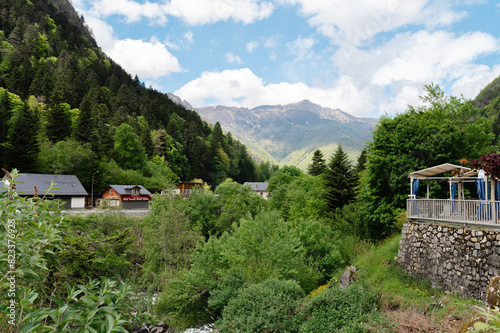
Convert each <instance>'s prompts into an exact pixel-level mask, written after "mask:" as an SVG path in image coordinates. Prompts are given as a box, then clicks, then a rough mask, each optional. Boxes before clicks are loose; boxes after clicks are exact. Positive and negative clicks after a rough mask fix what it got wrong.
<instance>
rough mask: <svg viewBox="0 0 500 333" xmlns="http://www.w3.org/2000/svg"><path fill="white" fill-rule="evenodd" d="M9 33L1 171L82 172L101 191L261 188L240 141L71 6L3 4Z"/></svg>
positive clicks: (0, 70) (2, 33)
mask: <svg viewBox="0 0 500 333" xmlns="http://www.w3.org/2000/svg"><path fill="white" fill-rule="evenodd" d="M0 29H1V30H0V51H1V57H0V119H1V120H0V124H1V127H2V128H1V129H0V167H3V168H5V169H8V170H9V169H14V168H17V169H18V170H20V171H21V172H30V173H60V174H75V175H77V176H78V178H79V179H80V181H81V182H82V184H84V186H86V188H87V189H89V188H90V186H91V184H96V188H95V190H96V191H99V190H101V189H103V188H104V187H105V186H106V185H108V184H141V185H144V186H145V187H146V188H148V189H149V190H151V191H155V190H158V189H159V188H161V187H163V186H166V184H167V183H168V182H172V181H176V180H192V179H195V178H197V179H203V180H204V181H206V182H208V183H209V184H211V185H217V184H218V183H220V182H222V181H223V180H224V179H226V177H231V178H233V179H234V180H235V181H238V182H245V181H259V180H260V178H259V177H261V174H262V172H261V171H262V170H260V169H259V166H258V165H257V164H256V163H255V162H254V161H253V160H252V158H251V156H250V155H249V154H248V152H247V149H246V147H245V146H244V145H242V144H241V143H240V142H239V141H238V140H236V139H234V138H233V137H226V136H225V135H224V134H223V130H222V129H221V128H220V126H219V127H214V128H211V127H210V126H209V125H208V124H207V123H206V122H205V121H203V120H202V119H201V117H200V115H199V114H198V113H197V112H195V111H194V110H193V108H192V107H191V106H190V105H189V104H188V103H186V102H184V101H181V100H176V99H175V98H174V96H172V95H170V96H169V95H168V94H165V93H161V92H159V91H156V90H154V89H148V88H146V87H145V85H144V83H142V82H141V81H140V80H139V78H138V77H137V76H135V77H132V76H131V75H130V74H129V73H127V72H126V71H125V70H124V69H123V68H122V67H121V66H119V65H118V64H117V63H116V62H114V61H113V59H111V58H110V57H108V56H107V55H106V54H105V53H104V52H102V50H101V49H100V48H99V46H98V45H97V43H96V41H95V39H94V38H93V37H92V33H91V32H90V29H89V28H87V26H86V25H85V22H84V18H83V17H81V16H79V15H78V13H77V12H76V11H75V9H74V8H73V6H72V5H71V2H70V1H69V0H30V1H27V0H0ZM96 171H99V173H96ZM265 173H266V172H264V174H265ZM93 175H96V177H95V182H93V180H94V177H93ZM264 177H267V176H264Z"/></svg>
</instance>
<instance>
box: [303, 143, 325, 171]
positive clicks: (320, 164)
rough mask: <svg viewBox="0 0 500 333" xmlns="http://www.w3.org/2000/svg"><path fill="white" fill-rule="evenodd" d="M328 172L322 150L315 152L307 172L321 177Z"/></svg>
mask: <svg viewBox="0 0 500 333" xmlns="http://www.w3.org/2000/svg"><path fill="white" fill-rule="evenodd" d="M325 171H326V160H325V158H324V157H323V153H322V152H321V150H319V149H316V150H315V151H314V154H313V157H312V162H311V164H309V166H308V167H307V172H308V173H309V174H310V175H313V176H319V175H322V174H324V173H325Z"/></svg>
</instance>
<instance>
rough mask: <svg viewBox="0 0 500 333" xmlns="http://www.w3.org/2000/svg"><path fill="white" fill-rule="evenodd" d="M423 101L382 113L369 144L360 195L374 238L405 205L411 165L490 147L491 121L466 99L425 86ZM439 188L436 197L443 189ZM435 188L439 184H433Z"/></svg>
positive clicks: (472, 154)
mask: <svg viewBox="0 0 500 333" xmlns="http://www.w3.org/2000/svg"><path fill="white" fill-rule="evenodd" d="M422 100H423V102H424V103H426V105H425V106H421V107H409V109H408V110H407V111H406V112H404V113H401V114H398V115H396V116H395V117H394V118H389V117H383V118H381V119H380V123H379V125H378V127H377V128H376V129H375V131H374V132H373V142H372V143H370V145H369V153H368V157H367V163H366V173H365V177H364V179H363V183H362V186H361V190H360V199H361V201H362V202H364V203H366V219H367V220H368V221H369V222H368V227H369V229H370V234H371V235H372V237H374V238H380V237H384V236H387V235H388V234H389V233H390V232H391V229H392V228H393V224H394V220H395V217H396V216H397V214H398V213H399V212H400V211H402V210H404V209H405V201H406V199H407V197H408V194H409V182H408V178H407V177H408V175H409V173H410V172H412V171H416V170H421V169H425V168H428V167H431V166H434V165H439V164H443V163H454V164H459V161H460V159H462V158H466V159H467V160H472V159H474V158H478V157H479V156H480V155H482V154H484V153H486V152H491V151H494V149H495V148H494V147H493V146H492V145H491V142H492V140H493V134H492V129H491V128H492V127H491V126H492V122H491V121H490V120H488V119H486V118H482V117H480V112H479V110H478V109H476V108H474V107H473V106H472V103H471V102H470V101H466V100H463V99H458V98H455V97H446V96H445V95H444V93H443V92H442V91H441V90H440V89H439V87H435V86H427V95H425V96H424V97H423V98H422ZM446 190H447V189H443V190H442V192H440V193H441V195H442V197H444V195H445V193H446V192H445V191H446ZM437 191H439V189H437Z"/></svg>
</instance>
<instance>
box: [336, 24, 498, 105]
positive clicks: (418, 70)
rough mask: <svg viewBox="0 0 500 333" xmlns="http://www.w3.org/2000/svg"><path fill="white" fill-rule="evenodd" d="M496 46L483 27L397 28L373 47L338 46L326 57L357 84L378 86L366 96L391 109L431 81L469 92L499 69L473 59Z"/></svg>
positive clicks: (410, 99) (449, 89) (412, 100)
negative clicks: (471, 29) (473, 29)
mask: <svg viewBox="0 0 500 333" xmlns="http://www.w3.org/2000/svg"><path fill="white" fill-rule="evenodd" d="M499 51H500V43H499V41H498V40H496V39H495V38H494V37H492V36H491V35H489V34H486V33H481V32H471V33H466V34H455V33H452V32H447V31H434V32H429V31H425V30H422V31H418V32H415V33H411V32H406V33H402V34H398V35H396V36H395V37H394V38H393V39H391V40H389V41H388V42H386V43H385V44H383V45H381V46H379V47H377V48H373V49H368V50H366V49H359V48H356V49H348V50H347V51H346V50H345V49H340V50H338V51H337V52H336V54H335V55H334V57H333V58H332V61H333V62H334V63H335V65H336V66H337V68H338V72H339V73H340V74H342V75H349V76H351V77H352V78H353V80H355V82H357V83H358V87H359V88H360V89H370V90H371V91H373V92H375V91H376V89H379V90H380V91H381V94H380V95H376V94H375V93H373V94H372V96H370V98H371V99H372V101H374V103H377V104H378V105H379V106H378V108H379V110H380V111H381V112H382V111H387V112H388V113H390V114H392V113H394V112H398V111H399V112H401V111H404V110H405V109H406V105H408V104H410V105H415V104H419V101H418V96H419V95H421V94H422V93H423V86H424V85H425V84H429V83H432V82H434V83H438V84H440V85H441V87H442V88H443V89H445V90H446V91H447V92H448V93H450V94H453V95H456V96H460V95H461V94H463V95H464V96H465V97H468V98H474V97H475V96H476V95H477V93H479V91H480V90H481V89H482V88H483V87H484V86H485V85H486V84H487V83H489V82H490V81H491V80H492V79H493V78H495V77H496V76H497V75H498V71H499V69H500V68H498V66H496V67H494V68H490V67H488V66H486V65H480V64H477V63H476V62H477V60H478V58H480V57H482V56H487V55H491V54H493V53H495V52H497V53H498V52H499ZM376 87H378V88H376ZM346 111H348V112H349V110H346Z"/></svg>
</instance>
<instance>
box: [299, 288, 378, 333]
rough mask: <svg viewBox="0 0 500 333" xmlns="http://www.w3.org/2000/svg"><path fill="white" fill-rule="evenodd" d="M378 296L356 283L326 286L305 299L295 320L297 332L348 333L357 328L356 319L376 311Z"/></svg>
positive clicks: (361, 319) (358, 319)
mask: <svg viewBox="0 0 500 333" xmlns="http://www.w3.org/2000/svg"><path fill="white" fill-rule="evenodd" d="M377 300H378V297H377V296H376V295H375V294H374V293H373V292H372V291H371V290H370V289H368V288H367V287H364V286H362V285H361V284H359V283H355V284H352V285H351V286H350V287H349V288H346V289H340V288H337V287H335V288H330V289H328V290H327V291H326V292H323V293H320V294H318V295H316V296H314V297H311V298H309V299H307V300H306V301H305V302H304V303H303V304H302V305H301V307H300V310H299V312H298V315H297V317H296V319H295V321H296V322H297V323H298V324H299V326H300V327H299V332H301V333H302V332H303V333H305V332H312V333H315V332H338V331H339V330H341V331H342V332H351V331H358V330H359V329H360V322H362V321H364V320H365V319H366V318H367V315H368V314H370V313H371V312H373V311H375V310H377Z"/></svg>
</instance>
